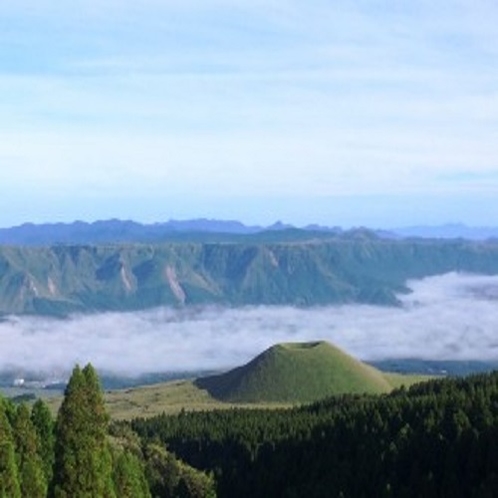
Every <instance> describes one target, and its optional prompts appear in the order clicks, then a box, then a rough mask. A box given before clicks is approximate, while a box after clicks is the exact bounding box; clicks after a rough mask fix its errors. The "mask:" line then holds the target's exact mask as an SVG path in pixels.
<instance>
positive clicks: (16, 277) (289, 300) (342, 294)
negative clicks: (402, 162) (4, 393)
mask: <svg viewBox="0 0 498 498" xmlns="http://www.w3.org/2000/svg"><path fill="white" fill-rule="evenodd" d="M273 237H274V239H273V240H268V239H266V240H263V241H261V240H259V239H254V240H253V239H244V240H245V241H241V242H237V243H235V242H230V243H203V242H198V243H197V242H188V243H187V242H185V243H165V244H155V245H147V244H122V245H119V244H118V245H98V246H54V247H5V246H3V247H2V246H0V314H10V313H36V314H50V315H64V314H67V313H71V312H75V311H104V310H135V309H145V308H149V307H154V306H160V305H180V306H182V305H190V304H194V305H195V304H206V303H209V304H224V305H247V304H288V305H300V306H307V305H325V304H333V303H370V304H383V305H395V304H396V303H397V299H396V294H397V293H399V292H403V291H406V290H407V289H406V287H405V283H406V280H407V279H411V278H421V277H424V276H428V275H436V274H442V273H446V272H450V271H467V272H475V273H484V274H497V273H498V242H487V243H478V242H465V241H427V240H401V241H394V240H385V239H379V238H376V237H375V236H373V235H372V234H370V233H368V232H366V233H363V232H358V233H353V234H349V235H347V236H346V235H344V236H341V237H339V236H335V237H333V238H330V239H316V240H307V241H296V240H292V241H289V240H286V239H285V237H284V235H282V234H279V233H278V232H277V233H275V234H273ZM279 237H280V238H279Z"/></svg>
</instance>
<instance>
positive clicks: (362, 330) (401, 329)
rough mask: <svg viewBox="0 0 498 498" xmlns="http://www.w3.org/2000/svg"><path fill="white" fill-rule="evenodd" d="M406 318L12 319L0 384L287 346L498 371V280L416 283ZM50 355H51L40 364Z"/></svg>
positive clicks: (177, 312)
mask: <svg viewBox="0 0 498 498" xmlns="http://www.w3.org/2000/svg"><path fill="white" fill-rule="evenodd" d="M409 285H410V287H411V289H412V290H413V292H412V293H411V294H403V295H402V296H400V299H401V301H402V306H401V307H399V308H392V307H378V306H377V307H376V306H366V305H343V306H326V307H315V308H313V307H310V308H295V307H290V306H288V307H283V306H257V307H245V308H244V307H239V308H216V307H207V308H184V309H174V308H158V309H153V310H147V311H140V312H132V313H131V312H130V313H102V314H90V315H75V316H72V317H70V318H69V319H65V320H61V319H51V318H42V317H30V316H12V317H6V318H5V319H4V320H2V321H1V322H0V336H5V337H9V338H10V340H9V341H6V342H5V344H2V348H0V366H1V369H0V374H2V373H3V372H11V373H13V374H14V375H19V376H23V375H25V374H26V373H29V372H33V373H38V374H42V376H46V377H54V376H55V377H56V376H58V375H59V376H60V375H64V374H67V373H68V372H70V371H71V370H72V368H73V366H74V364H75V363H79V364H81V365H84V364H86V363H87V362H92V364H93V365H94V366H96V368H98V370H99V371H101V372H111V373H114V374H118V375H129V376H135V375H139V374H143V373H165V372H185V371H200V370H209V369H214V370H218V369H227V368H232V367H234V366H239V365H242V364H244V363H246V362H248V361H249V360H250V359H252V358H253V357H254V356H256V355H257V354H259V353H261V352H262V351H264V350H265V349H267V348H269V347H270V346H273V345H274V344H276V343H281V342H302V341H317V340H326V341H329V342H331V343H333V344H335V345H336V346H338V347H340V348H341V349H343V350H345V351H346V352H348V353H349V354H351V355H353V356H354V357H356V358H359V359H361V360H367V361H372V360H382V359H400V358H419V359H427V360H480V361H498V341H497V337H496V330H497V328H498V314H497V313H496V303H497V300H498V276H479V275H464V274H456V273H450V274H447V275H440V276H437V277H430V278H426V279H423V280H419V281H412V282H409ZM40 351H43V354H40Z"/></svg>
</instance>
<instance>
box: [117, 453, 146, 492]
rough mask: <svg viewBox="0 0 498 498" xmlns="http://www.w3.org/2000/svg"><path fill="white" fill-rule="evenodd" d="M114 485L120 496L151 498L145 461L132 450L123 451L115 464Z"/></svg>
mask: <svg viewBox="0 0 498 498" xmlns="http://www.w3.org/2000/svg"><path fill="white" fill-rule="evenodd" d="M114 485H115V489H116V496H118V497H119V498H150V496H151V495H150V492H149V486H148V484H147V481H146V479H145V473H144V468H143V463H142V462H141V461H140V460H139V459H138V458H137V457H136V456H135V455H134V454H133V453H131V452H130V451H121V452H120V453H119V455H118V456H117V457H116V462H115V465H114Z"/></svg>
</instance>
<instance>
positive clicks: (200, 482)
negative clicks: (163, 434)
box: [145, 444, 216, 498]
mask: <svg viewBox="0 0 498 498" xmlns="http://www.w3.org/2000/svg"><path fill="white" fill-rule="evenodd" d="M145 460H146V473H147V480H148V482H149V485H150V490H151V493H152V496H153V497H161V498H176V497H182V498H211V497H212V498H214V497H215V496H216V491H215V483H214V479H213V478H212V477H211V476H208V475H207V474H206V473H204V472H201V471H199V470H196V469H194V468H192V467H190V466H189V465H185V464H184V463H182V462H180V461H179V460H178V459H177V458H175V456H174V455H172V454H171V453H169V452H168V451H166V450H165V449H164V448H162V447H160V446H158V445H156V444H148V445H147V446H146V448H145Z"/></svg>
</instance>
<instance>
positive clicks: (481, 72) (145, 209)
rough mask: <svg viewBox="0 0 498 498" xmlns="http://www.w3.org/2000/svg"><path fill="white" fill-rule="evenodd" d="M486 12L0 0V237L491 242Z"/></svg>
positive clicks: (493, 77)
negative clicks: (279, 227)
mask: <svg viewBox="0 0 498 498" xmlns="http://www.w3.org/2000/svg"><path fill="white" fill-rule="evenodd" d="M497 23H498V4H497V3H496V2H493V1H492V0H472V1H470V0H468V1H464V0H461V1H457V0H442V1H439V2H434V1H425V0H421V1H417V2H408V1H394V2H393V1H362V0H360V1H357V2H349V1H330V0H326V1H325V0H323V1H322V0H310V1H308V2H302V1H297V0H265V1H261V0H251V1H247V0H230V1H227V0H203V1H200V0H182V1H178V0H143V1H141V2H136V1H133V2H132V1H130V0H120V1H117V0H100V1H98V2H97V1H96V0H74V1H72V2H66V1H62V0H50V1H48V0H23V1H22V2H19V1H14V0H2V2H1V3H0V226H1V227H7V226H12V225H17V224H20V223H23V222H27V221H31V222H37V223H39V222H55V221H66V222H69V221H73V220H76V219H79V220H84V221H94V220H97V219H109V218H121V219H133V220H136V221H141V222H160V221H167V220H168V219H189V218H199V217H204V218H217V219H239V220H241V221H243V222H246V223H248V224H270V223H273V222H274V221H276V220H282V221H285V222H288V223H293V224H295V225H298V226H300V225H305V224H308V223H320V224H325V225H329V226H336V225H340V226H344V227H349V226H359V225H364V226H370V227H375V228H391V227H398V226H408V225H417V224H426V225H435V224H442V223H449V222H463V223H466V224H469V225H476V226H490V225H491V226H492V225H495V226H496V225H498V218H497V214H498V30H497V29H496V25H497Z"/></svg>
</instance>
